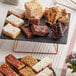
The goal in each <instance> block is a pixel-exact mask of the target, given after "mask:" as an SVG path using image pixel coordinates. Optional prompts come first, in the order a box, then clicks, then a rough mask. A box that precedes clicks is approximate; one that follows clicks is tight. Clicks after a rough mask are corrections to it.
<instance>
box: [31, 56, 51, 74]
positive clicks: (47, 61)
mask: <svg viewBox="0 0 76 76" xmlns="http://www.w3.org/2000/svg"><path fill="white" fill-rule="evenodd" d="M51 66H52V61H51V58H49V57H45V58H43V59H42V60H41V61H39V62H38V63H37V64H35V65H34V66H33V67H32V68H33V70H34V71H36V72H37V73H38V72H40V71H41V70H43V69H44V68H46V67H51Z"/></svg>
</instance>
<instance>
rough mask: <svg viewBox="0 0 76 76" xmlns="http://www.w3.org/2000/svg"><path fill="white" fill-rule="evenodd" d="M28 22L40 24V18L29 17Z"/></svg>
mask: <svg viewBox="0 0 76 76" xmlns="http://www.w3.org/2000/svg"><path fill="white" fill-rule="evenodd" d="M28 24H29V25H32V24H35V25H39V24H40V20H39V19H35V18H29V19H28Z"/></svg>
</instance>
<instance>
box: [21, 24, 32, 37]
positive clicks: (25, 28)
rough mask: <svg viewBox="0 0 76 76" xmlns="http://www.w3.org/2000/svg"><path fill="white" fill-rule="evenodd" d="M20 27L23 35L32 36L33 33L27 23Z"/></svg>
mask: <svg viewBox="0 0 76 76" xmlns="http://www.w3.org/2000/svg"><path fill="white" fill-rule="evenodd" d="M21 29H22V32H23V33H24V35H25V36H26V37H27V38H32V37H33V33H32V31H31V28H30V27H29V25H28V24H26V25H24V26H22V27H21Z"/></svg>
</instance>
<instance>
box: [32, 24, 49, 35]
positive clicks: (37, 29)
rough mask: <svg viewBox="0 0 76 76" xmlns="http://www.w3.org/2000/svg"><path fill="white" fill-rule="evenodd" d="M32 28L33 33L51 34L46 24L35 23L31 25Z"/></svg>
mask: <svg viewBox="0 0 76 76" xmlns="http://www.w3.org/2000/svg"><path fill="white" fill-rule="evenodd" d="M31 29H32V32H33V34H34V35H37V36H47V35H48V34H49V31H48V27H47V26H46V25H45V26H40V25H35V24H33V25H32V26H31Z"/></svg>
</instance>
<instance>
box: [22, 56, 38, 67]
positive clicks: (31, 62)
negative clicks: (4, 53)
mask: <svg viewBox="0 0 76 76" xmlns="http://www.w3.org/2000/svg"><path fill="white" fill-rule="evenodd" d="M21 61H22V62H23V63H24V64H25V65H27V66H29V67H32V66H33V65H35V64H36V63H37V62H38V61H37V59H35V58H34V57H32V56H25V57H23V58H22V59H21Z"/></svg>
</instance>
